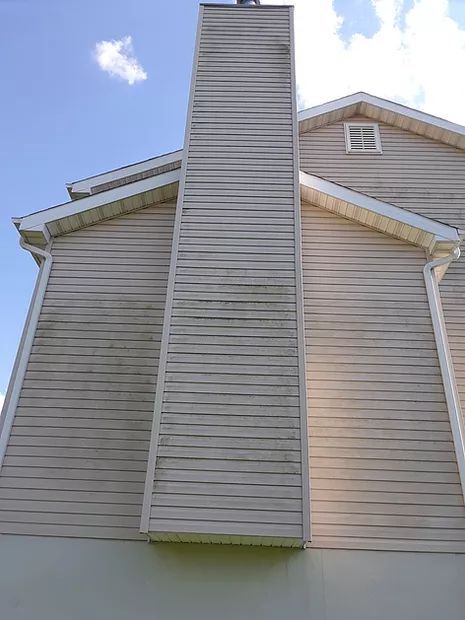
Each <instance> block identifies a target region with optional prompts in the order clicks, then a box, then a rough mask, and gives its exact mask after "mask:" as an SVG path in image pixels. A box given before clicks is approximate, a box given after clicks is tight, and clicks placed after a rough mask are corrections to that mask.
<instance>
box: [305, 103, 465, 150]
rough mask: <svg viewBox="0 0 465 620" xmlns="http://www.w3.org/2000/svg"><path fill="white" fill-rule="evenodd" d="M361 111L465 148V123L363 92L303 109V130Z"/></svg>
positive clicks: (400, 126) (373, 117)
mask: <svg viewBox="0 0 465 620" xmlns="http://www.w3.org/2000/svg"><path fill="white" fill-rule="evenodd" d="M358 114H360V115H362V116H366V117H368V118H371V119H373V120H375V121H379V122H382V123H386V124H388V125H394V126H395V127H399V128H400V129H404V130H406V131H411V132H412V133H416V134H418V135H421V136H425V137H427V138H431V139H432V140H438V141H439V142H444V143H445V144H449V145H450V146H454V147H457V148H460V149H465V127H463V126H462V125H457V124H456V123H451V122H450V121H446V120H444V119H442V118H438V117H437V116H432V115H431V114H426V113H425V112H420V110H414V109H413V108H408V107H407V106H404V105H401V104H400V103H394V102H393V101H388V100H387V99H381V98H379V97H374V96H373V95H369V94H367V93H362V92H360V93H355V94H353V95H348V96H347V97H342V98H341V99H336V100H334V101H329V102H328V103H324V104H322V105H318V106H315V107H313V108H309V109H308V110H302V111H301V112H299V132H300V133H306V132H307V131H311V130H312V129H316V128H317V127H322V126H324V125H329V124H330V123H335V122H337V121H341V120H344V119H346V118H350V117H351V116H356V115H358Z"/></svg>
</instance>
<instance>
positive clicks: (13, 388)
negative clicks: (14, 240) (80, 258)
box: [0, 239, 52, 469]
mask: <svg viewBox="0 0 465 620" xmlns="http://www.w3.org/2000/svg"><path fill="white" fill-rule="evenodd" d="M19 244H20V246H21V247H22V248H23V249H24V250H28V251H29V252H31V254H33V255H35V256H39V257H40V258H41V259H42V262H41V265H40V271H39V275H38V276H37V281H36V285H35V288H34V293H33V295H32V300H31V304H30V306H29V311H28V313H27V317H26V322H25V324H24V329H23V333H22V335H21V341H20V343H19V348H18V353H17V355H16V359H15V363H14V366H13V372H12V373H11V379H10V383H9V385H8V390H7V393H6V397H5V402H4V404H3V409H2V413H1V415H0V469H1V467H2V464H3V460H4V458H5V453H6V449H7V446H8V441H9V438H10V433H11V429H12V427H13V422H14V418H15V414H16V408H17V406H18V401H19V396H20V393H21V388H22V386H23V382H24V376H25V374H26V368H27V364H28V362H29V357H30V354H31V350H32V343H33V341H34V335H35V332H36V329H37V323H38V321H39V316H40V311H41V309H42V302H43V300H44V296H45V289H46V287H47V282H48V278H49V275H50V270H51V268H52V255H51V254H50V252H48V251H46V250H41V249H40V248H36V247H34V246H32V245H28V244H27V243H25V242H24V240H23V239H20V241H19Z"/></svg>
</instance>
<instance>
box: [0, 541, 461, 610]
mask: <svg viewBox="0 0 465 620" xmlns="http://www.w3.org/2000/svg"><path fill="white" fill-rule="evenodd" d="M464 583H465V556H464V555H453V554H430V553H389V552H372V551H336V550H325V551H324V550H316V549H314V550H307V551H300V550H286V549H263V548H247V547H231V546H227V547H226V546H225V547H222V546H209V545H175V544H166V543H163V544H152V545H148V544H146V543H142V542H117V541H100V542H97V541H89V540H88V541H85V540H69V539H50V538H32V537H22V536H6V535H4V536H1V537H0V617H1V618H2V620H97V619H98V620H128V619H133V618H134V620H136V619H137V620H180V619H181V618H189V620H218V618H221V620H283V618H284V619H286V620H393V619H396V620H438V619H440V620H463V618H464V617H465V588H464Z"/></svg>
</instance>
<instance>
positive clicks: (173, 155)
mask: <svg viewBox="0 0 465 620" xmlns="http://www.w3.org/2000/svg"><path fill="white" fill-rule="evenodd" d="M182 154H183V150H182V149H179V150H177V151H171V152H170V153H163V154H162V155H157V156H156V157H151V158H150V159H145V160H143V161H139V162H136V163H134V164H129V165H127V166H121V167H120V168H115V169H114V170H109V171H107V172H102V173H100V174H96V175H93V176H91V177H87V178H85V179H81V180H79V181H72V182H71V183H66V189H67V190H68V193H69V194H70V196H73V195H79V194H90V193H91V190H92V188H93V187H96V186H97V185H103V184H104V183H110V182H112V181H116V180H118V179H122V178H124V177H127V176H132V175H134V174H139V173H141V172H145V171H147V170H151V169H152V168H159V167H161V166H166V165H168V164H172V163H176V162H178V161H181V160H182Z"/></svg>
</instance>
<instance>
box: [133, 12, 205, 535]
mask: <svg viewBox="0 0 465 620" xmlns="http://www.w3.org/2000/svg"><path fill="white" fill-rule="evenodd" d="M203 14H204V6H203V5H200V9H199V19H198V23H197V35H196V43H195V52H194V61H193V65H192V78H191V87H190V93H189V106H188V111H187V117H186V130H185V134H184V153H186V156H185V157H183V159H182V167H181V171H180V173H179V171H178V173H179V174H180V182H179V191H178V202H177V205H176V219H175V222H174V231H173V245H172V249H171V260H170V271H169V275H168V284H167V290H166V304H165V314H164V318H163V331H162V338H161V345H160V358H159V362H158V377H157V385H156V389H155V402H154V406H153V423H152V433H151V436H150V448H149V457H148V461H147V476H146V479H145V487H144V498H143V502H142V514H141V524H140V531H141V533H142V534H148V533H149V529H150V514H151V508H152V495H153V481H154V477H155V467H156V463H157V453H158V438H159V434H160V423H161V410H162V406H163V395H164V386H165V376H166V365H167V361H168V345H169V339H170V327H171V314H172V308H173V300H174V284H175V279H176V268H177V260H178V247H179V239H180V236H181V220H182V210H183V205H184V190H185V185H186V172H187V159H188V157H187V154H188V152H189V143H190V137H191V128H192V113H193V109H194V92H195V85H196V81H197V65H198V59H199V53H200V35H201V29H202V23H203Z"/></svg>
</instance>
